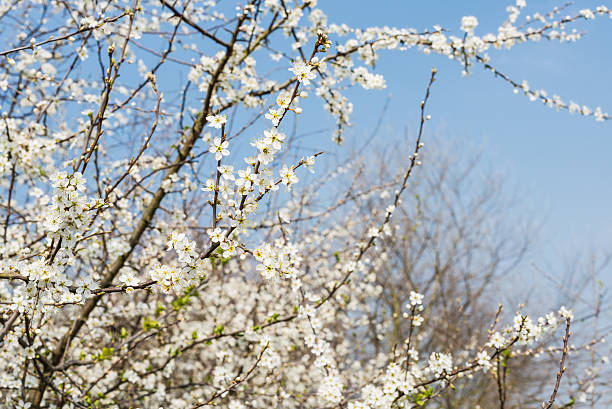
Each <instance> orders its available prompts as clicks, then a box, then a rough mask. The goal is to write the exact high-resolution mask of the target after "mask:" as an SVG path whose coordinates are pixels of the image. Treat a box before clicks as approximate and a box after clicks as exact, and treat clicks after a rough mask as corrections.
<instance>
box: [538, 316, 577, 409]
mask: <svg viewBox="0 0 612 409" xmlns="http://www.w3.org/2000/svg"><path fill="white" fill-rule="evenodd" d="M570 321H571V319H570V317H566V318H565V335H564V336H563V353H562V354H561V361H560V362H559V372H557V380H556V382H555V387H554V388H553V391H552V394H551V395H550V399H548V402H542V409H550V408H552V405H553V403H555V398H556V397H557V392H558V391H559V386H560V385H561V378H562V377H563V373H565V359H566V358H567V353H568V351H569V349H568V346H567V344H568V341H569V337H570V335H572V333H571V332H570Z"/></svg>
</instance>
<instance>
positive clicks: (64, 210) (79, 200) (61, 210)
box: [44, 172, 102, 264]
mask: <svg viewBox="0 0 612 409" xmlns="http://www.w3.org/2000/svg"><path fill="white" fill-rule="evenodd" d="M52 186H53V188H54V191H53V197H52V199H51V203H50V205H49V207H48V209H47V211H46V213H45V219H44V226H45V228H46V229H47V230H48V231H49V238H50V239H51V242H52V244H54V245H56V246H60V243H61V249H62V252H61V254H58V255H57V256H58V257H57V258H56V259H57V262H58V263H64V264H65V263H67V262H68V259H70V258H71V257H72V256H73V254H72V250H73V248H74V246H75V245H76V244H77V242H79V240H81V239H83V234H84V233H85V232H86V231H87V230H88V229H89V228H90V223H91V221H92V218H93V216H94V214H95V212H94V210H95V209H97V208H100V207H101V206H102V202H101V201H100V200H89V199H88V198H87V197H86V196H85V191H86V186H85V179H84V178H83V176H82V175H81V173H79V172H75V173H71V174H68V173H67V172H58V173H56V174H55V175H53V177H52ZM60 260H61V261H60Z"/></svg>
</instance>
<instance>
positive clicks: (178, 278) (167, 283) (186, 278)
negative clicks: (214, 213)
mask: <svg viewBox="0 0 612 409" xmlns="http://www.w3.org/2000/svg"><path fill="white" fill-rule="evenodd" d="M167 244H168V250H171V249H174V250H175V251H176V254H177V255H178V261H179V265H178V266H171V265H165V264H163V265H158V266H155V267H154V268H152V269H151V270H150V271H149V274H150V275H151V278H152V279H153V280H155V281H156V284H155V286H156V287H157V288H158V289H159V291H161V292H164V293H170V292H172V291H174V292H180V291H182V290H184V289H186V288H188V287H191V286H192V285H196V284H199V282H200V280H202V279H204V278H205V277H206V275H205V272H206V266H207V265H208V263H207V261H206V260H204V259H201V258H200V257H199V255H198V253H197V248H196V243H195V242H194V241H192V240H189V238H188V237H187V236H185V234H183V233H177V232H172V236H171V237H170V240H169V241H168V243H167Z"/></svg>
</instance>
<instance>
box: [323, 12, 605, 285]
mask: <svg viewBox="0 0 612 409" xmlns="http://www.w3.org/2000/svg"><path fill="white" fill-rule="evenodd" d="M372 4H375V6H372ZM508 4H510V3H506V2H504V1H475V0H463V1H434V0H431V1H419V2H417V1H400V0H387V1H378V2H370V1H355V0H353V1H349V0H333V1H324V0H323V1H320V2H319V6H320V7H321V8H322V9H324V10H325V11H326V12H327V15H328V17H329V20H330V22H335V23H347V24H349V25H351V26H360V27H367V26H372V25H381V26H382V25H389V26H397V27H414V28H416V29H427V28H431V27H432V26H433V25H434V24H439V25H441V26H443V27H445V28H448V29H450V30H451V31H452V32H453V33H455V34H457V35H459V33H460V32H459V26H460V20H461V17H462V16H464V15H474V16H476V17H477V18H478V20H479V22H480V25H479V27H478V28H477V30H476V34H480V35H483V34H485V33H487V32H491V31H493V32H495V31H496V28H497V26H498V25H499V24H500V23H501V22H502V21H503V20H504V19H505V16H506V11H505V8H506V6H507V5H508ZM555 4H558V3H556V2H553V1H538V2H533V1H532V2H528V7H527V9H526V10H525V11H524V13H529V14H531V13H534V12H538V11H539V12H547V11H549V10H551V9H552V7H553V6H554V5H555ZM597 5H598V3H595V2H592V1H578V2H577V4H575V5H573V6H571V7H570V8H568V9H567V11H566V12H564V13H562V14H563V15H566V14H572V15H573V14H575V13H576V12H577V11H578V10H579V9H581V8H586V7H591V8H594V7H595V6H597ZM609 6H610V7H612V5H609ZM574 27H576V28H577V29H578V30H579V31H581V32H584V34H585V35H584V37H583V39H582V40H580V41H578V42H577V43H571V44H568V43H566V44H560V43H558V42H549V41H546V40H542V42H540V43H529V44H522V45H518V46H516V47H515V48H513V49H512V50H510V51H507V50H503V51H499V52H498V51H492V52H490V56H491V58H492V63H493V65H494V66H495V67H496V68H497V69H498V70H500V71H502V72H504V73H506V74H508V75H509V76H510V77H511V78H513V79H515V80H518V82H520V81H522V80H523V79H526V80H528V81H529V84H530V85H531V87H533V88H537V89H541V88H543V89H545V90H547V91H548V93H549V95H552V94H558V95H560V96H561V97H562V98H563V99H564V100H565V101H569V100H573V101H576V102H578V103H580V104H585V105H588V106H590V107H593V108H594V107H595V106H598V105H599V106H601V107H602V109H603V110H604V111H605V112H612V98H611V97H610V96H611V95H612V78H611V76H610V73H611V71H610V67H612V47H610V45H609V44H610V40H611V39H612V20H610V19H608V18H607V17H600V18H598V19H596V20H595V21H589V22H581V23H579V24H576V25H574ZM434 65H435V66H436V67H437V68H438V70H439V75H438V81H437V83H436V84H435V89H434V91H433V96H432V99H431V104H430V110H429V111H430V113H431V115H432V117H433V119H432V122H431V123H430V124H429V130H430V132H431V133H433V134H436V135H437V138H438V140H441V141H444V140H446V139H448V140H449V141H465V146H466V149H467V150H472V149H480V150H482V151H483V161H484V162H485V163H487V164H489V165H494V167H495V169H497V170H499V171H500V172H502V173H504V174H505V175H506V180H507V181H508V184H509V185H510V186H513V187H516V191H517V192H519V193H520V197H519V198H518V199H519V201H520V206H518V209H521V210H513V211H524V212H530V215H531V216H532V219H533V220H535V221H537V222H539V223H540V225H541V228H540V230H539V234H538V236H537V241H536V242H535V247H534V250H535V251H534V252H533V253H532V254H531V256H530V260H528V263H526V265H525V266H524V274H525V275H526V277H528V278H529V277H530V276H532V277H533V278H534V280H533V281H531V282H532V283H535V284H538V283H542V282H543V281H542V278H541V277H540V276H539V273H537V272H536V271H535V270H534V269H533V268H532V267H530V266H529V264H530V263H535V264H536V265H538V266H539V267H540V268H543V269H545V270H546V271H549V272H550V273H551V274H552V275H556V274H561V273H563V272H564V264H563V262H564V260H565V259H567V258H569V259H571V258H572V257H574V255H578V254H584V253H585V252H586V253H588V252H589V251H591V250H592V251H595V252H600V253H606V252H609V251H610V250H612V245H611V242H610V238H611V237H612V212H611V211H610V209H611V208H612V206H611V205H612V189H611V187H612V184H611V175H612V160H610V152H612V123H611V122H610V121H607V122H604V123H600V122H595V120H594V119H593V118H592V117H590V118H585V117H582V116H577V115H570V114H569V113H568V112H556V111H555V110H553V109H551V108H548V107H546V106H544V105H543V104H542V103H540V102H530V101H529V100H528V99H527V98H526V97H525V96H523V95H522V94H519V95H515V94H513V93H512V89H511V88H510V87H509V86H508V85H507V84H506V83H505V82H504V81H502V80H500V79H496V78H494V77H493V75H492V74H491V73H490V72H488V71H485V70H484V69H482V68H481V67H480V66H474V68H473V71H472V74H471V76H469V77H467V78H464V77H462V75H461V66H460V65H458V64H457V63H456V62H452V61H448V60H447V59H446V58H444V57H440V56H432V55H423V54H421V53H419V52H418V51H416V50H414V49H413V50H409V51H407V52H405V53H398V52H388V53H385V55H384V56H383V58H381V60H380V63H379V64H378V66H377V68H376V71H377V72H380V73H382V74H384V75H385V78H386V80H387V89H386V90H384V91H378V92H375V93H373V92H367V93H359V94H356V95H355V97H354V98H353V102H354V104H355V114H354V115H353V121H354V126H353V128H352V129H351V131H350V132H351V133H352V134H353V135H355V136H365V135H366V134H369V132H371V130H372V129H373V127H374V124H375V122H376V119H377V118H378V114H379V112H380V110H381V109H382V106H383V105H384V102H385V99H387V98H388V97H389V96H390V97H391V99H390V104H389V108H388V111H387V114H386V116H385V123H384V125H383V128H382V129H381V132H380V134H381V135H383V137H385V135H387V137H390V136H389V135H394V134H397V133H398V132H400V131H401V130H402V129H403V128H404V126H406V125H407V126H408V127H411V128H410V129H413V128H414V126H415V124H416V121H417V114H418V111H417V110H416V109H415V107H416V104H417V103H418V101H420V99H421V98H422V95H423V90H424V87H425V84H426V81H427V79H428V76H429V70H430V68H431V67H432V66H434ZM466 152H467V151H466ZM466 152H461V151H459V152H457V155H458V158H459V159H460V158H461V156H462V155H464V154H466ZM610 272H611V271H610V270H608V271H607V272H606V273H605V276H608V277H610V274H609V273H610ZM602 278H604V277H602ZM608 281H609V282H612V280H608Z"/></svg>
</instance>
